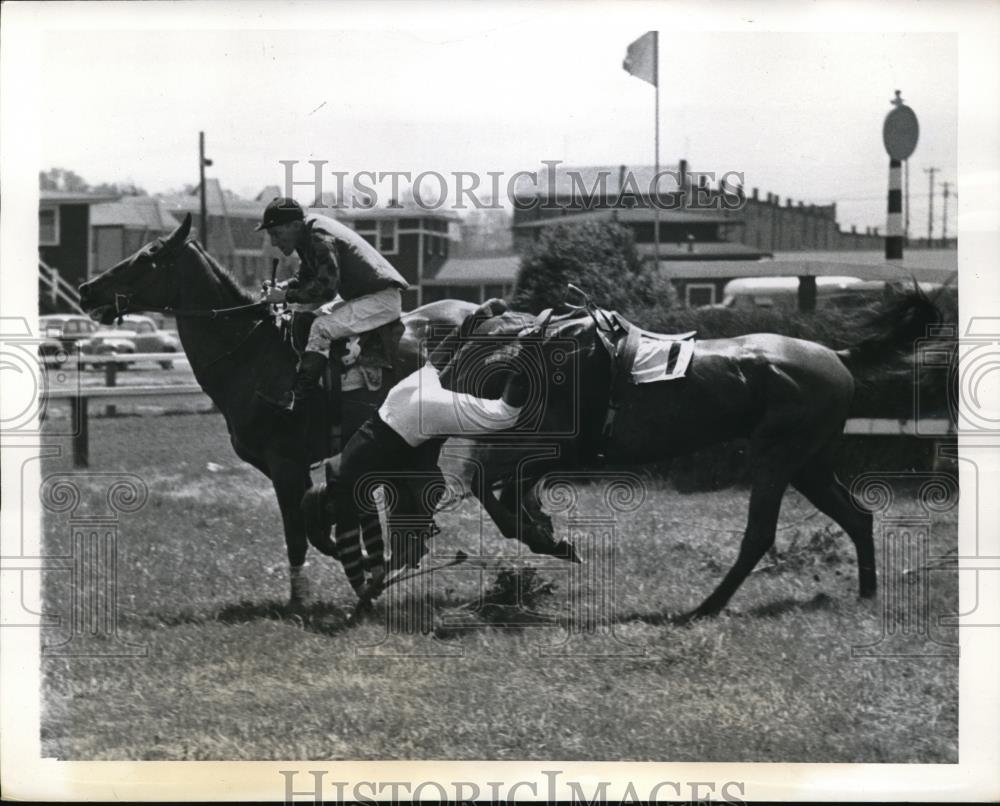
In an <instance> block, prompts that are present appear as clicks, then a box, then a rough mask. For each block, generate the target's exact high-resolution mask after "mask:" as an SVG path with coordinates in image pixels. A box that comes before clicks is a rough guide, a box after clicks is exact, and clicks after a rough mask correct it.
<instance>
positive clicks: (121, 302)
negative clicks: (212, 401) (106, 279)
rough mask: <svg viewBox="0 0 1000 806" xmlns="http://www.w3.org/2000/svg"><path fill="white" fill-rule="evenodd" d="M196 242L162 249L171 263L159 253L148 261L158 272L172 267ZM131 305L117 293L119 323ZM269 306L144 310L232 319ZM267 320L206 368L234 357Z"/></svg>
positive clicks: (127, 296)
mask: <svg viewBox="0 0 1000 806" xmlns="http://www.w3.org/2000/svg"><path fill="white" fill-rule="evenodd" d="M194 240H195V239H194V238H188V239H187V240H185V241H184V243H182V244H180V245H179V246H177V247H174V248H169V249H161V250H160V252H166V253H167V254H168V255H169V256H170V260H169V262H161V261H160V260H158V258H159V253H158V254H157V255H156V256H151V257H149V258H148V259H149V262H150V264H151V266H152V268H153V269H154V270H158V269H161V268H164V267H170V266H172V265H173V264H174V262H175V259H176V258H175V253H176V252H177V250H178V249H181V248H183V247H185V246H187V245H188V244H190V243H193V242H194ZM131 303H132V295H131V294H123V293H121V292H119V291H116V292H115V297H114V306H115V318H116V319H118V320H119V322H120V321H121V318H122V317H123V316H124V315H125V314H126V313H128V312H129V311H130V305H131ZM267 306H268V303H267V302H264V301H261V302H252V303H250V304H248V305H235V306H233V307H231V308H188V309H185V308H174V307H172V306H169V305H167V306H163V307H154V306H151V305H143V306H142V310H143V311H152V312H154V313H162V314H167V315H170V316H173V317H179V318H190V319H227V318H230V317H237V316H250V315H253V314H263V313H264V312H265V311H266V310H267ZM265 318H266V316H261V317H260V318H259V319H258V321H257V322H255V323H254V325H253V327H251V328H250V329H249V330H248V331H247V334H246V335H245V336H244V337H243V338H242V339H240V341H239V343H238V344H237V345H236V346H235V347H233V348H232V349H231V350H227V351H226V352H224V353H222V354H221V355H218V356H216V357H215V358H213V359H211V360H210V361H209V362H208V363H207V364H205V367H206V368H207V367H210V366H213V365H214V364H217V363H218V362H219V361H222V360H223V359H224V358H228V357H229V356H232V355H234V354H235V353H237V352H238V351H239V350H240V349H241V348H242V347H243V346H244V345H245V344H246V343H247V342H249V341H250V339H251V338H252V337H253V335H254V334H255V333H256V332H257V330H258V328H259V327H260V326H261V325H262V324H263V322H264V319H265Z"/></svg>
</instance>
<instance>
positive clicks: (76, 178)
mask: <svg viewBox="0 0 1000 806" xmlns="http://www.w3.org/2000/svg"><path fill="white" fill-rule="evenodd" d="M38 188H39V190H64V191H69V192H71V193H101V194H104V195H107V196H147V195H148V194H147V193H146V191H145V190H144V189H143V188H141V187H139V186H138V185H136V184H135V183H134V182H123V183H121V184H119V183H118V182H101V184H99V185H94V186H91V185H89V184H88V183H87V181H86V180H85V179H84V178H83V177H82V176H80V175H79V174H77V173H76V172H75V171H71V170H69V169H67V168H49V169H48V170H47V171H39V172H38Z"/></svg>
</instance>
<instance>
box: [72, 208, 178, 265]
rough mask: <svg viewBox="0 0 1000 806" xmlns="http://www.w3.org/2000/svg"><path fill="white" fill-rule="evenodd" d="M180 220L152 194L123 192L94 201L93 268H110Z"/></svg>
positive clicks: (168, 230) (167, 231) (92, 229)
mask: <svg viewBox="0 0 1000 806" xmlns="http://www.w3.org/2000/svg"><path fill="white" fill-rule="evenodd" d="M179 223H180V222H179V221H178V220H177V219H176V218H174V217H173V216H172V215H171V214H170V213H169V212H168V211H167V208H166V206H165V205H164V204H163V203H162V201H161V200H160V199H157V198H155V197H152V196H123V197H122V198H121V199H119V200H118V201H114V202H105V203H103V204H95V205H94V206H93V207H92V208H91V211H90V227H91V248H92V250H93V252H92V261H91V262H92V263H93V265H94V267H95V271H96V272H102V271H105V270H106V269H109V268H111V267H112V266H114V265H115V264H116V263H119V262H121V261H122V260H124V259H125V258H126V257H128V256H129V255H131V254H133V253H134V252H136V251H138V250H139V249H140V248H142V246H144V245H145V244H147V243H149V241H151V240H153V239H154V238H157V237H159V236H161V235H165V234H167V233H169V232H171V231H173V229H174V228H175V227H176V226H177V225H178V224H179Z"/></svg>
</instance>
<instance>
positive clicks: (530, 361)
mask: <svg viewBox="0 0 1000 806" xmlns="http://www.w3.org/2000/svg"><path fill="white" fill-rule="evenodd" d="M551 316H552V314H551V313H550V314H549V315H548V316H546V317H545V319H544V320H543V321H541V322H536V323H535V324H534V325H532V326H531V327H528V328H525V329H524V330H522V331H521V332H520V333H518V335H517V348H518V349H517V352H516V354H515V355H514V356H513V359H512V360H513V362H514V369H513V372H511V375H510V377H509V378H508V379H507V385H506V386H505V387H504V390H503V400H504V402H505V403H507V405H509V406H515V407H518V408H521V407H523V406H525V405H526V404H527V403H528V400H529V398H530V396H531V377H532V375H539V376H541V374H542V371H543V369H544V367H543V361H542V340H543V339H544V338H545V328H546V327H547V326H548V323H549V319H550V318H551Z"/></svg>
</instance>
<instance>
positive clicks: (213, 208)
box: [158, 179, 266, 219]
mask: <svg viewBox="0 0 1000 806" xmlns="http://www.w3.org/2000/svg"><path fill="white" fill-rule="evenodd" d="M158 198H159V199H160V201H161V202H163V204H164V205H165V206H166V208H167V209H168V210H170V211H176V212H180V213H197V212H199V211H200V210H201V194H200V193H199V191H198V190H197V189H196V190H195V191H194V192H193V193H174V194H168V195H162V196H159V197H158ZM265 205H266V202H260V201H251V200H250V199H243V198H241V197H239V196H237V195H235V194H234V193H231V192H228V191H225V190H223V188H222V184H221V183H220V182H219V180H218V179H206V180H205V207H206V208H207V210H208V214H209V215H211V216H228V217H232V218H258V219H259V218H260V217H261V215H262V214H263V213H264V207H265Z"/></svg>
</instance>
